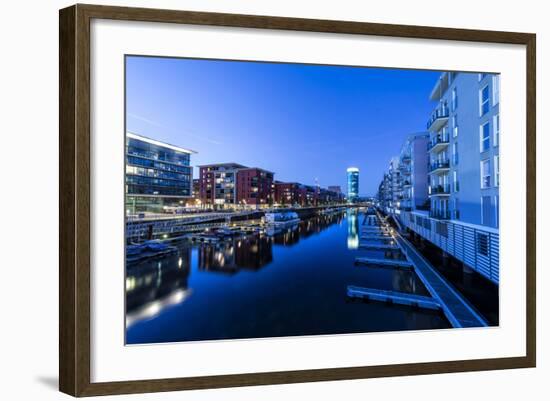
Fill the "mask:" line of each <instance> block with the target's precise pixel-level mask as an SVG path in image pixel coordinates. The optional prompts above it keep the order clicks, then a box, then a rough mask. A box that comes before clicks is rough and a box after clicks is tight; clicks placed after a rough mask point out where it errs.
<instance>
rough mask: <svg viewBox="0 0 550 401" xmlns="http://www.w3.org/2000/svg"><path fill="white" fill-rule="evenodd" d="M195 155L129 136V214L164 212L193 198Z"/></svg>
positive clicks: (133, 135)
mask: <svg viewBox="0 0 550 401" xmlns="http://www.w3.org/2000/svg"><path fill="white" fill-rule="evenodd" d="M193 153H195V152H193V151H191V150H187V149H184V148H180V147H178V146H174V145H170V144H166V143H162V142H160V141H156V140H154V139H150V138H147V137H143V136H140V135H137V134H133V133H130V132H128V133H126V213H127V214H135V213H144V212H150V213H162V212H163V211H166V208H171V207H178V206H185V203H186V201H187V200H188V199H189V198H191V197H192V177H193V168H192V167H191V165H190V163H191V154H193Z"/></svg>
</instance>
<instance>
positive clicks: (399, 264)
mask: <svg viewBox="0 0 550 401" xmlns="http://www.w3.org/2000/svg"><path fill="white" fill-rule="evenodd" d="M355 264H356V265H375V266H390V267H396V268H400V269H411V268H412V267H413V265H412V263H411V262H408V261H406V260H397V259H382V258H363V257H359V258H355Z"/></svg>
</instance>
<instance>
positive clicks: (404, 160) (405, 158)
mask: <svg viewBox="0 0 550 401" xmlns="http://www.w3.org/2000/svg"><path fill="white" fill-rule="evenodd" d="M410 162H411V156H410V155H404V156H403V157H402V158H401V163H404V164H405V163H410Z"/></svg>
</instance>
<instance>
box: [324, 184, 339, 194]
mask: <svg viewBox="0 0 550 401" xmlns="http://www.w3.org/2000/svg"><path fill="white" fill-rule="evenodd" d="M327 189H328V190H329V191H332V192H335V193H337V194H341V193H342V187H340V185H329V186H328V187H327Z"/></svg>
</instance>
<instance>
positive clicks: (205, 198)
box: [199, 163, 247, 209]
mask: <svg viewBox="0 0 550 401" xmlns="http://www.w3.org/2000/svg"><path fill="white" fill-rule="evenodd" d="M243 168H247V167H245V166H243V165H241V164H238V163H220V164H208V165H202V166H199V187H200V188H199V194H200V200H201V203H202V204H203V205H204V206H205V207H213V208H217V209H218V208H219V209H223V208H226V207H233V206H234V205H235V204H236V203H237V172H238V171H239V169H243Z"/></svg>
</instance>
